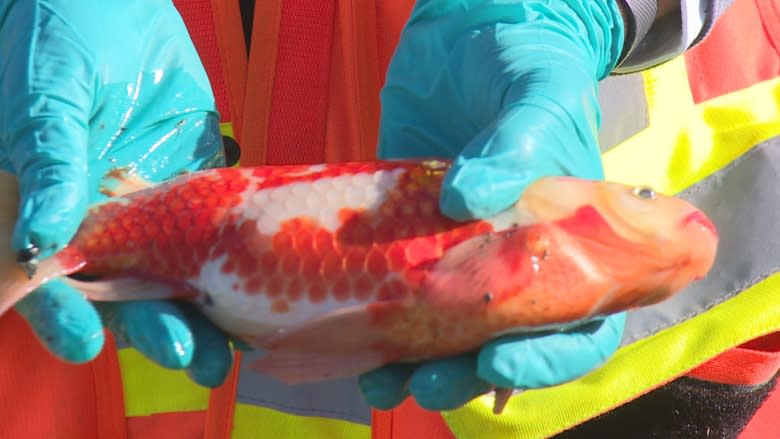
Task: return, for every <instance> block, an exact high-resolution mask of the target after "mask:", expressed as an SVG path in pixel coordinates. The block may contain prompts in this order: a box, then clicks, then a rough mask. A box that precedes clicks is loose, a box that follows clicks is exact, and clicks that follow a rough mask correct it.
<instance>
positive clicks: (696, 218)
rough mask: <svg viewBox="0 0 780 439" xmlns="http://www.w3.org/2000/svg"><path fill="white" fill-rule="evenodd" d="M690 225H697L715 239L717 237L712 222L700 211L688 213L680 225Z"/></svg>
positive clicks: (716, 231)
mask: <svg viewBox="0 0 780 439" xmlns="http://www.w3.org/2000/svg"><path fill="white" fill-rule="evenodd" d="M692 223H695V224H698V225H700V226H701V227H702V228H704V229H706V230H708V231H709V232H710V233H712V236H714V237H715V238H717V237H718V229H717V228H716V227H715V224H713V223H712V221H710V219H709V218H707V215H705V214H704V213H703V212H702V211H700V210H697V211H695V212H692V213H690V214H689V215H688V216H686V217H685V218H683V219H682V221H681V222H680V225H681V226H687V225H689V224H692Z"/></svg>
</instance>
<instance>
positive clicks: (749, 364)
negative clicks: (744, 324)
mask: <svg viewBox="0 0 780 439" xmlns="http://www.w3.org/2000/svg"><path fill="white" fill-rule="evenodd" d="M778 370H780V332H776V333H774V334H770V335H767V336H765V337H761V338H759V339H756V340H753V341H750V342H748V343H745V344H743V345H741V346H739V347H736V348H733V349H730V350H728V351H726V352H724V353H722V354H720V355H718V356H717V357H715V358H713V359H712V360H710V361H708V362H706V363H704V364H702V365H701V366H699V367H697V368H696V369H694V370H693V371H691V372H690V373H689V374H688V376H690V377H692V378H696V379H700V380H706V381H713V382H717V383H723V384H735V385H740V384H741V385H755V384H762V383H765V382H767V381H768V380H769V379H770V378H772V377H773V376H774V375H775V374H776V373H777V371H778Z"/></svg>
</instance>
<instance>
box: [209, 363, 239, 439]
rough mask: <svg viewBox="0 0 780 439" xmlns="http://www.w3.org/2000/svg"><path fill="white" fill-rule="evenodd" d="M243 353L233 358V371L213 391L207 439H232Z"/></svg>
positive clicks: (210, 401)
mask: <svg viewBox="0 0 780 439" xmlns="http://www.w3.org/2000/svg"><path fill="white" fill-rule="evenodd" d="M240 364H241V352H238V351H236V353H235V356H234V357H233V370H232V371H231V372H230V375H228V377H227V379H226V380H225V382H224V383H223V384H222V385H221V386H219V387H217V388H216V389H214V390H212V391H211V395H210V396H209V408H208V411H207V412H206V427H205V433H204V435H203V437H205V438H207V439H230V435H231V432H232V430H233V413H234V411H235V407H236V389H237V388H238V374H239V365H240Z"/></svg>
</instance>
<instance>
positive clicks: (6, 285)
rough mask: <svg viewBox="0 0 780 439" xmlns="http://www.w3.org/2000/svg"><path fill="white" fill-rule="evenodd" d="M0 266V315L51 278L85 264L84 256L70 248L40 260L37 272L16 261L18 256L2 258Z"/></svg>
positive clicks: (4, 256)
mask: <svg viewBox="0 0 780 439" xmlns="http://www.w3.org/2000/svg"><path fill="white" fill-rule="evenodd" d="M0 259H2V262H3V263H2V266H0V316H1V315H3V314H5V312H6V311H8V310H9V309H10V308H11V307H13V306H14V305H16V304H17V303H18V302H19V301H20V300H22V299H23V298H24V297H25V296H27V295H28V294H30V293H31V292H33V291H34V290H35V289H36V288H38V287H39V286H41V285H43V284H45V283H46V282H48V281H49V280H51V279H54V278H57V277H60V276H64V275H68V274H70V273H73V272H75V271H78V270H79V269H80V268H81V267H83V266H84V264H85V261H84V258H83V257H82V256H81V255H80V254H79V253H78V252H73V251H70V250H69V249H68V248H66V249H64V250H63V251H61V252H59V253H57V254H55V255H54V256H53V257H51V258H49V259H46V260H44V261H42V262H40V263H39V264H38V265H37V266H36V269H35V274H34V275H32V276H29V275H28V273H27V272H26V271H25V270H24V269H23V268H22V267H21V266H20V265H19V264H17V263H16V258H15V257H14V258H8V257H7V255H6V254H4V255H3V257H2V258H0Z"/></svg>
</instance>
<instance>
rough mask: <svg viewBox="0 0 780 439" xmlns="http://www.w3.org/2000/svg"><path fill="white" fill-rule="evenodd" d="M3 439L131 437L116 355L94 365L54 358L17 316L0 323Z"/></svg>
mask: <svg viewBox="0 0 780 439" xmlns="http://www.w3.org/2000/svg"><path fill="white" fill-rule="evenodd" d="M0 346H2V352H3V355H2V356H0V389H2V397H1V398H0V413H2V416H0V437H2V438H17V437H18V438H38V437H41V438H43V437H46V438H48V437H62V438H93V437H110V438H124V437H126V436H125V434H126V431H125V423H124V420H125V418H124V416H125V412H124V398H123V395H122V387H121V380H120V378H119V367H118V365H117V364H116V353H115V350H114V348H113V346H112V345H111V343H107V346H106V347H105V349H104V351H103V353H102V354H100V355H99V356H98V358H97V359H96V360H95V362H93V363H89V364H83V365H73V364H68V363H65V362H63V361H61V360H58V359H56V358H54V356H52V355H51V354H50V353H49V352H47V351H46V350H45V349H44V348H43V346H42V345H41V342H40V341H39V340H38V339H37V338H36V337H35V336H34V335H33V333H32V331H31V330H30V328H29V326H28V325H27V323H26V322H25V321H24V320H22V318H21V317H20V316H19V315H18V314H16V312H14V311H11V312H8V313H7V314H5V315H3V316H2V317H1V318H0Z"/></svg>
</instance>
